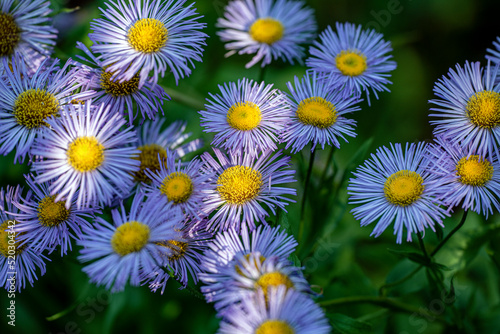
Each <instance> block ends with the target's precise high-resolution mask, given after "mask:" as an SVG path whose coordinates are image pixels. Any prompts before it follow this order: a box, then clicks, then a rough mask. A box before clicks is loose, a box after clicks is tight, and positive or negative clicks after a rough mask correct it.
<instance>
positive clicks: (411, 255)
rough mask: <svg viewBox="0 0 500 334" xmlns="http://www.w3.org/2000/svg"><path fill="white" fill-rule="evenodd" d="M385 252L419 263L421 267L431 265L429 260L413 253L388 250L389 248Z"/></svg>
mask: <svg viewBox="0 0 500 334" xmlns="http://www.w3.org/2000/svg"><path fill="white" fill-rule="evenodd" d="M387 250H388V251H389V252H391V253H393V254H396V255H398V256H401V257H406V258H408V259H409V260H411V261H413V262H416V263H419V264H421V265H423V266H426V267H428V266H429V265H431V262H429V259H428V258H426V257H425V256H423V255H422V254H420V253H416V252H413V251H403V250H398V249H390V248H388V249H387Z"/></svg>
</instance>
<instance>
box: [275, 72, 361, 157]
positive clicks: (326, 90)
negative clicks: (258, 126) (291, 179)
mask: <svg viewBox="0 0 500 334" xmlns="http://www.w3.org/2000/svg"><path fill="white" fill-rule="evenodd" d="M287 86H288V89H289V90H290V92H291V96H290V98H289V102H288V103H289V104H290V108H291V110H292V112H293V114H292V117H291V120H290V122H289V124H287V126H286V129H285V130H284V131H283V133H282V134H281V141H282V142H286V148H289V147H290V146H291V147H292V151H291V152H292V153H296V152H298V151H300V150H302V149H303V148H304V146H306V145H307V144H309V143H312V147H311V151H313V150H314V149H315V147H316V145H318V144H320V145H321V148H322V149H324V148H325V144H326V145H334V146H335V147H337V148H339V147H340V143H339V140H338V137H340V138H342V139H343V140H345V141H347V139H346V138H345V136H350V137H356V133H355V132H354V131H353V130H354V128H353V127H354V126H355V125H356V121H354V120H351V119H347V118H345V117H344V115H345V114H348V113H351V112H353V111H357V110H360V108H359V107H358V106H354V104H356V103H359V102H360V100H359V99H358V98H357V97H355V96H353V95H352V94H351V95H347V96H346V94H345V91H344V90H342V89H341V88H339V87H337V88H335V89H332V85H331V81H330V80H328V81H325V80H322V79H319V78H318V77H317V75H316V73H314V72H313V73H312V74H311V73H306V75H305V76H304V77H303V78H302V80H299V79H298V78H297V77H295V87H294V86H293V85H292V83H291V82H288V83H287Z"/></svg>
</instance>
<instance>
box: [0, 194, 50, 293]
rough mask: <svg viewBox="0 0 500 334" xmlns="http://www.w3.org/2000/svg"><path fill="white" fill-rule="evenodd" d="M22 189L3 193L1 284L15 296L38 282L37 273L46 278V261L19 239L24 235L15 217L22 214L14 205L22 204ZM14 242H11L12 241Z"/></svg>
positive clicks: (0, 196) (0, 208) (0, 204)
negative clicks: (15, 293) (17, 202)
mask: <svg viewBox="0 0 500 334" xmlns="http://www.w3.org/2000/svg"><path fill="white" fill-rule="evenodd" d="M21 192H22V188H20V187H19V186H17V187H15V188H13V187H7V191H4V189H3V188H2V189H0V221H2V223H1V224H0V282H2V286H3V287H4V288H5V289H6V290H8V291H9V293H12V292H14V291H16V290H17V291H18V292H21V289H24V288H25V287H26V283H27V282H28V283H29V284H30V285H31V286H33V283H34V282H35V280H37V279H38V277H37V274H36V272H37V271H38V270H40V275H41V276H43V275H44V274H45V262H44V261H45V260H48V259H47V258H46V257H45V256H43V255H42V254H41V252H37V251H35V250H34V249H33V248H32V247H31V246H30V245H29V243H22V244H21V241H19V237H20V236H22V232H17V226H18V224H19V222H18V221H16V220H15V218H14V216H13V214H17V213H18V212H19V211H18V209H17V208H16V207H15V206H14V205H13V202H14V201H19V199H20V197H21ZM11 240H12V241H11Z"/></svg>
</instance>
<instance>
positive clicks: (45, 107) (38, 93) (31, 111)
mask: <svg viewBox="0 0 500 334" xmlns="http://www.w3.org/2000/svg"><path fill="white" fill-rule="evenodd" d="M13 115H14V118H15V119H16V122H17V123H18V124H20V125H23V126H25V127H27V128H28V129H33V128H38V127H41V126H48V124H47V123H46V122H45V120H46V119H47V118H49V117H51V116H58V115H59V103H58V101H57V99H56V98H55V96H54V95H52V94H51V93H48V92H46V91H45V90H43V89H28V90H25V91H24V92H22V93H21V94H19V96H18V97H17V98H16V101H15V102H14V110H13Z"/></svg>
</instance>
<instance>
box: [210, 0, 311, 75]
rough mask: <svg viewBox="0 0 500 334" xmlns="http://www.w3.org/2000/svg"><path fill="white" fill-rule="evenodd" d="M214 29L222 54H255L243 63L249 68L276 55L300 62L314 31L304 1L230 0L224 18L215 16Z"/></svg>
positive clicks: (263, 63) (285, 59)
mask: <svg viewBox="0 0 500 334" xmlns="http://www.w3.org/2000/svg"><path fill="white" fill-rule="evenodd" d="M217 27H219V28H222V29H223V30H221V31H219V32H217V34H218V35H219V36H220V38H221V39H222V41H223V42H228V43H227V44H226V49H227V50H231V51H230V52H228V53H227V55H226V56H230V55H232V54H234V53H236V52H238V54H255V56H254V57H253V58H252V60H251V61H250V62H249V63H248V64H246V68H249V67H252V66H253V65H255V64H256V63H258V62H259V61H262V63H261V66H262V67H264V66H266V65H267V64H270V63H271V61H272V60H277V59H278V58H281V59H283V60H284V61H288V62H290V63H291V64H293V63H294V61H298V62H302V58H303V57H304V48H303V47H302V46H301V44H305V43H309V41H311V40H313V39H314V37H315V34H316V21H315V19H314V13H313V10H312V9H311V8H309V7H307V6H305V3H304V1H290V0H244V1H230V2H229V4H228V5H227V7H226V10H225V13H224V18H219V19H218V21H217Z"/></svg>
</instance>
